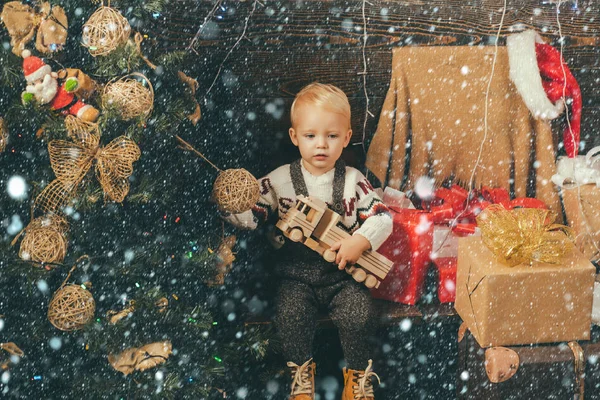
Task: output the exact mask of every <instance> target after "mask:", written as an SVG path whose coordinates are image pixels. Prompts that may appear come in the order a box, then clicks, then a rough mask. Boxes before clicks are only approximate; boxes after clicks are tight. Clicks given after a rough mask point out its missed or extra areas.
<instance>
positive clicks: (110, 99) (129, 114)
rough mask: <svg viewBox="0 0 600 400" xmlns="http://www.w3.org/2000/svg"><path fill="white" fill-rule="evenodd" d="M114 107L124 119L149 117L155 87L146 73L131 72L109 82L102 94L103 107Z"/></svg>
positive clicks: (152, 105)
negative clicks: (146, 84) (144, 82)
mask: <svg viewBox="0 0 600 400" xmlns="http://www.w3.org/2000/svg"><path fill="white" fill-rule="evenodd" d="M136 77H138V78H141V79H143V80H145V81H146V82H147V83H148V87H146V86H144V84H143V83H142V82H140V80H138V79H136ZM111 106H112V107H114V108H115V109H116V110H117V111H118V112H119V114H120V115H121V118H123V120H125V121H127V120H130V119H133V118H137V117H147V116H148V115H150V113H151V112H152V108H153V107H154V89H153V88H152V84H151V83H150V81H149V80H148V78H146V77H145V76H144V75H142V74H139V73H134V74H130V75H127V76H124V77H122V78H120V79H119V80H117V81H115V82H109V83H108V84H106V86H105V87H104V92H103V94H102V107H103V108H105V109H106V108H107V107H111Z"/></svg>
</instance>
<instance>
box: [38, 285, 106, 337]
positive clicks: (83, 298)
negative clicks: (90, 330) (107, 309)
mask: <svg viewBox="0 0 600 400" xmlns="http://www.w3.org/2000/svg"><path fill="white" fill-rule="evenodd" d="M95 311H96V302H95V301H94V298H93V297H92V294H91V293H90V292H89V290H86V289H84V288H83V287H81V286H80V285H73V284H71V285H66V286H65V287H63V288H60V289H58V290H57V291H56V293H54V296H53V297H52V300H51V301H50V305H49V306H48V319H49V320H50V323H51V324H52V325H54V326H55V327H56V328H58V329H60V330H61V331H75V330H77V329H81V328H83V327H84V326H85V324H87V323H88V322H90V320H92V318H94V312H95Z"/></svg>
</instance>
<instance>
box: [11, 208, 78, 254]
mask: <svg viewBox="0 0 600 400" xmlns="http://www.w3.org/2000/svg"><path fill="white" fill-rule="evenodd" d="M67 231H68V224H67V221H66V220H65V219H64V218H62V217H58V216H48V217H47V216H43V217H39V218H36V219H34V220H33V221H31V223H29V225H28V226H27V228H26V229H25V237H24V238H23V241H22V242H21V247H20V248H19V257H21V259H23V260H28V261H35V262H40V263H60V262H62V261H63V260H64V258H65V255H66V254H67V245H68V241H67Z"/></svg>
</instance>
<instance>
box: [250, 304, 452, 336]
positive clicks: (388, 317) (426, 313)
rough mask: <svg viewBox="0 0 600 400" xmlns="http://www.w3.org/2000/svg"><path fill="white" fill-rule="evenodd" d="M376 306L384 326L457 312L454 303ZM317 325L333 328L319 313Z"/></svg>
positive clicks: (261, 320) (253, 321)
mask: <svg viewBox="0 0 600 400" xmlns="http://www.w3.org/2000/svg"><path fill="white" fill-rule="evenodd" d="M375 303H376V304H377V308H378V309H379V310H381V320H382V323H383V325H384V326H392V325H396V324H399V323H400V322H402V321H403V320H405V319H409V320H410V321H411V323H413V324H415V323H421V322H430V321H434V320H438V319H440V318H441V319H448V320H449V321H450V320H451V321H453V322H455V321H458V318H459V317H458V314H457V313H456V311H455V310H454V304H452V303H448V304H422V305H421V304H419V305H415V306H410V305H406V304H399V303H393V302H391V301H386V300H375ZM272 322H273V321H271V320H270V319H269V318H266V317H263V316H257V317H255V318H250V319H248V320H246V322H245V323H244V326H246V327H252V326H255V327H256V326H269V325H271V324H272ZM317 323H318V324H317V327H318V328H321V329H332V328H335V326H334V324H333V322H332V321H331V318H329V317H328V316H326V315H321V316H319V317H318V320H317Z"/></svg>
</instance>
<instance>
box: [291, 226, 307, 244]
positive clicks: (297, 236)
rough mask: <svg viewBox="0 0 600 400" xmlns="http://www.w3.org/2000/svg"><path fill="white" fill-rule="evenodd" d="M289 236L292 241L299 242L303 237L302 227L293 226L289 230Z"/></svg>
mask: <svg viewBox="0 0 600 400" xmlns="http://www.w3.org/2000/svg"><path fill="white" fill-rule="evenodd" d="M289 238H290V239H291V240H292V241H293V242H300V241H301V240H302V239H303V238H304V234H303V233H302V229H299V228H294V229H292V230H291V231H290V236H289Z"/></svg>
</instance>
